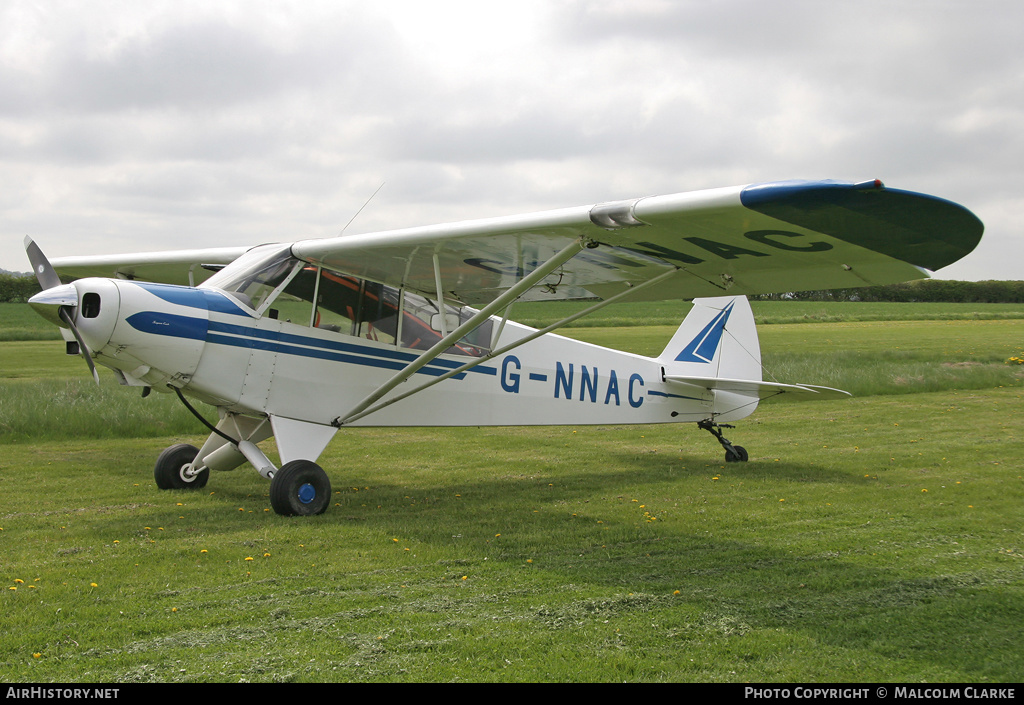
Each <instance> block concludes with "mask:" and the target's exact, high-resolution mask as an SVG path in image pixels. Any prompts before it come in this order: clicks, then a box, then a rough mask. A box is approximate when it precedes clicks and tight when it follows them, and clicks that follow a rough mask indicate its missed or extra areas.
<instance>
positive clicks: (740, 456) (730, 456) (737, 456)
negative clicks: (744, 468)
mask: <svg viewBox="0 0 1024 705" xmlns="http://www.w3.org/2000/svg"><path fill="white" fill-rule="evenodd" d="M732 450H734V451H736V452H735V453H733V452H732V451H728V450H727V451H725V462H727V463H745V462H747V459H748V458H749V456H748V455H747V449H746V448H744V447H743V446H733V447H732Z"/></svg>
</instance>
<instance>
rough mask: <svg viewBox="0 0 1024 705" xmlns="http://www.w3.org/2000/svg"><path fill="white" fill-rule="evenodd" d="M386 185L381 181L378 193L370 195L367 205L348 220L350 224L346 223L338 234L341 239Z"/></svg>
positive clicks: (361, 207)
mask: <svg viewBox="0 0 1024 705" xmlns="http://www.w3.org/2000/svg"><path fill="white" fill-rule="evenodd" d="M386 183H387V182H386V181H381V182H380V186H378V187H377V190H376V191H374V192H373V193H371V194H370V197H369V198H367V199H366V203H364V204H363V205H362V206H360V207H359V210H357V211H356V212H355V215H353V216H352V217H351V218H349V219H348V222H347V223H345V227H344V228H342V229H341V232H340V233H338V237H341V236H342V235H344V234H345V231H346V230H348V226H350V225H352V221H353V220H355V219H356V218H358V217H359V214H360V213H362V212H363V208H366V207H367V206H368V205H370V201H372V200H373V197H374V196H376V195H377V193H378V192H379V191H380V190H381V189H382V188H384V184H386Z"/></svg>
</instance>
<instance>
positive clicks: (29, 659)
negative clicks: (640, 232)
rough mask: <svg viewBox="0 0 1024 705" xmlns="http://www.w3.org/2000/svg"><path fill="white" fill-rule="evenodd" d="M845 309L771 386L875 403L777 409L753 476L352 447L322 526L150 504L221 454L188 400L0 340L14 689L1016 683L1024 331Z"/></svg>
mask: <svg viewBox="0 0 1024 705" xmlns="http://www.w3.org/2000/svg"><path fill="white" fill-rule="evenodd" d="M770 303H773V304H774V303H778V304H779V305H788V304H789V303H790V302H770ZM831 306H833V305H832V304H829V305H827V307H826V308H825V309H823V317H822V318H821V319H820V320H825V321H828V322H817V323H813V322H812V323H800V324H798V325H795V324H780V325H766V326H763V327H761V329H760V332H761V339H762V347H763V350H764V359H765V362H766V367H767V368H768V369H769V370H770V371H772V372H774V373H775V374H776V375H777V376H778V377H779V379H780V380H781V381H797V382H799V381H803V382H809V383H821V384H828V385H830V386H838V387H843V388H848V389H851V390H852V391H855V392H856V393H857V397H856V398H854V399H852V400H848V401H843V402H815V403H781V402H779V403H773V402H768V403H765V404H763V405H762V407H761V408H760V409H759V410H758V412H757V413H756V414H755V415H754V416H753V417H751V418H750V419H748V420H747V421H745V422H742V423H740V424H739V425H738V426H739V427H738V428H737V429H734V430H732V431H730V432H729V433H728V434H727V435H728V436H729V437H730V438H731V439H732V440H734V441H736V442H740V443H742V444H743V445H744V446H746V447H747V448H748V450H749V451H750V455H751V460H750V462H748V463H744V464H728V465H726V464H725V463H722V462H720V460H721V453H720V448H719V447H718V445H717V443H715V442H714V440H713V439H712V438H710V437H709V436H708V435H707V434H706V433H702V432H700V431H698V430H696V429H695V428H693V427H692V426H647V427H638V426H628V427H585V428H584V427H580V428H570V427H556V428H534V429H522V428H513V429H429V430H426V429H398V430H396V429H357V430H348V431H346V432H345V433H343V434H339V436H338V437H337V438H336V439H335V441H334V442H333V443H332V445H331V446H330V447H329V448H328V450H327V452H325V454H324V455H323V456H322V458H321V464H322V465H323V466H324V467H325V468H326V469H327V470H328V473H329V474H330V476H331V479H332V482H333V484H334V486H335V491H336V494H335V499H334V506H332V507H331V508H330V509H329V511H328V512H327V513H326V514H325V515H323V516H319V517H312V518H303V519H285V518H282V517H279V516H277V515H275V514H273V513H272V512H271V511H270V509H269V499H268V497H267V491H268V484H267V483H266V482H265V481H264V480H262V479H261V478H260V477H259V476H258V475H256V474H255V473H254V472H252V471H251V470H249V469H248V468H245V469H239V470H238V471H237V472H232V473H224V474H218V475H215V476H214V477H212V478H211V480H210V484H209V485H208V486H207V488H206V490H204V491H202V492H199V493H183V492H160V491H158V490H157V489H156V488H155V486H154V485H153V482H152V477H151V472H152V465H153V461H154V459H155V457H156V455H157V454H158V453H159V452H160V450H162V449H163V448H164V447H166V446H167V445H170V444H171V443H174V442H179V441H187V442H191V443H199V442H201V440H202V438H203V435H204V434H202V433H201V429H200V428H198V424H197V423H196V422H195V421H194V420H192V419H191V418H190V417H189V416H188V415H187V412H183V411H180V410H179V409H178V407H177V405H176V403H175V400H173V399H169V398H167V395H152V396H151V397H150V398H148V399H145V400H142V399H139V398H138V392H137V390H129V389H122V388H119V387H116V385H115V384H114V382H113V380H112V378H111V377H110V376H109V375H105V376H104V383H103V386H102V388H100V389H96V388H95V385H94V384H92V383H91V382H90V381H88V377H87V372H86V370H85V365H84V364H83V363H82V361H81V360H78V359H75V358H70V357H67V356H65V355H63V352H62V345H61V343H60V342H59V341H40V340H24V339H19V340H17V341H12V342H4V343H0V370H2V372H0V374H2V377H3V378H2V379H0V450H2V453H0V492H2V495H0V496H2V497H3V505H2V507H0V576H2V579H3V580H5V581H6V582H5V584H4V588H5V589H4V595H3V598H2V599H3V600H4V602H5V604H4V605H3V614H4V615H5V629H4V630H3V632H2V633H0V673H2V674H3V675H4V679H5V680H6V681H9V682H47V681H57V682H124V683H127V682H153V681H160V682H170V681H183V682H184V681H200V682H201V681H227V682H235V681H239V680H245V681H252V682H277V681H429V682H437V681H458V680H461V681H601V682H611V681H735V682H741V681H754V682H766V681H771V682H779V681H828V682H836V681H849V682H864V681H892V682H910V681H930V682H977V683H982V682H993V683H997V682H998V683H1012V682H1019V681H1021V680H1022V678H1024V666H1022V663H1024V659H1022V656H1024V646H1022V644H1024V626H1022V625H1024V599H1022V598H1024V522H1022V518H1024V509H1022V500H1024V464H1022V462H1021V461H1020V458H1021V456H1022V454H1024V440H1022V439H1024V421H1022V417H1021V405H1022V397H1024V385H1022V375H1021V373H1022V371H1024V366H1021V365H1017V364H1015V363H1014V364H1011V363H1008V362H1007V361H1008V360H1009V359H1010V358H1011V357H1014V356H1020V355H1021V354H1022V352H1024V349H1022V348H1024V319H1022V318H1020V317H1019V316H1007V317H1004V318H1000V317H998V316H989V315H988V313H987V312H986V311H984V310H982V311H975V312H973V313H976V314H977V315H970V316H967V315H961V314H963V313H964V312H963V311H959V312H956V311H954V312H948V311H943V310H941V309H936V310H934V311H932V312H931V313H928V312H926V311H921V310H919V309H917V308H914V307H916V306H918V305H903V306H904V309H903V313H900V312H899V310H897V309H893V310H892V311H890V312H889V314H888V315H893V316H902V318H888V319H877V318H876V319H874V320H862V317H865V316H866V317H870V316H872V315H880V314H877V313H871V314H867V313H863V314H862V313H858V312H857V310H856V309H853V310H852V311H845V312H844V311H839V312H837V311H836V310H835V309H831V308H828V307H831ZM865 306H873V305H865ZM0 309H2V307H0ZM794 311H796V309H794ZM997 313H1000V315H1002V314H1003V313H1006V312H1005V311H1004V312H997ZM953 314H956V315H953ZM3 315H4V314H3V312H2V310H0V316H3ZM775 315H777V316H778V317H779V318H780V319H781V318H784V317H785V314H784V313H776V314H775ZM794 315H799V316H803V315H805V314H804V313H799V314H794ZM837 316H838V318H839V320H838V321H837V320H836V318H835V317H837ZM929 316H931V318H929ZM651 318H653V316H652V317H651ZM15 320H21V319H20V318H18V317H17V316H10V317H4V318H0V331H2V329H3V328H5V327H6V324H5V321H15ZM25 320H26V321H28V323H26V324H25V325H27V326H28V327H29V328H32V327H33V326H35V323H34V322H31V319H29V318H26V319H25ZM19 325H21V324H20V323H19ZM11 327H14V326H13V325H12V326H11ZM570 332H571V334H572V335H573V336H574V337H582V338H585V339H588V340H591V341H592V342H598V343H601V344H612V345H614V346H615V347H619V348H623V349H630V350H632V351H635V352H640V353H643V354H652V353H655V354H656V353H657V352H660V350H661V348H662V347H663V346H664V345H665V343H666V341H667V340H668V338H669V336H670V335H671V333H672V328H668V327H658V326H648V327H639V328H638V327H635V326H633V327H630V328H619V327H602V328H592V329H577V330H573V331H570ZM14 337H18V336H14ZM268 445H269V446H270V448H269V449H270V450H271V451H272V443H270V444H268Z"/></svg>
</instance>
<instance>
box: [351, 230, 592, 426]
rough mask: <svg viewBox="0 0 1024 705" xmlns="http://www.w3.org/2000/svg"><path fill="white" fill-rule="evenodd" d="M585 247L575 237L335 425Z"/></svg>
mask: <svg viewBox="0 0 1024 705" xmlns="http://www.w3.org/2000/svg"><path fill="white" fill-rule="evenodd" d="M585 246H586V240H585V239H584V238H582V237H581V238H578V239H576V240H573V241H572V242H571V243H570V244H569V245H567V246H566V247H564V248H563V249H562V250H561V251H560V252H558V253H557V254H555V255H554V256H552V257H551V258H550V259H549V260H548V261H547V262H545V263H544V264H542V265H541V266H539V267H537V268H536V269H535V270H533V271H532V272H530V274H529V275H527V276H525V277H523V278H522V279H521V280H519V282H518V283H516V284H515V285H514V286H512V287H511V288H509V289H508V290H507V291H505V292H504V293H503V294H502V295H501V296H499V297H498V298H496V299H495V300H494V301H492V302H491V303H489V304H487V305H486V306H484V307H483V308H482V309H480V311H478V312H477V313H476V314H474V315H473V317H472V318H470V319H469V320H467V321H466V322H465V323H463V324H462V325H461V326H459V327H458V328H456V329H455V330H453V331H452V332H451V333H449V334H448V335H446V336H444V337H442V338H441V340H439V341H438V342H437V343H435V344H434V347H432V348H430V350H427V351H426V352H425V353H423V354H422V355H420V356H419V357H417V358H416V359H415V360H413V361H412V362H410V363H409V364H408V365H406V366H405V367H404V368H402V370H401V371H399V372H398V374H396V375H395V376H393V377H392V378H391V379H389V380H388V381H387V382H385V383H384V384H382V385H381V386H379V387H377V389H376V390H375V391H374V392H373V393H372V394H370V395H369V396H368V397H366V398H365V399H363V400H362V401H361V402H359V403H358V404H356V405H355V407H353V408H352V409H351V410H350V411H349V412H348V413H347V414H345V415H344V416H339V417H338V418H336V419H335V420H334V421H333V422H332V423H333V425H334V426H342V425H344V424H346V423H348V422H349V421H351V420H352V418H353V417H354V416H356V415H357V414H361V412H363V411H365V410H366V409H368V408H369V407H370V405H371V404H373V403H374V402H376V401H377V400H378V399H380V398H381V397H383V396H384V395H385V394H387V393H388V392H390V391H391V390H392V389H394V388H395V387H397V386H398V385H399V384H401V383H402V382H404V381H405V380H407V379H409V377H411V376H412V375H414V374H415V373H416V371H417V370H419V369H420V368H421V367H423V366H425V365H426V364H428V363H429V362H431V361H432V360H433V359H434V358H436V357H437V356H438V355H440V354H441V353H443V352H444V351H445V350H447V349H448V348H450V347H451V346H452V345H453V344H454V343H457V342H458V341H459V340H461V339H462V338H464V337H465V336H466V335H468V334H469V333H471V332H472V331H473V330H475V329H476V328H477V326H479V325H480V324H481V323H483V322H484V321H486V320H487V319H488V318H490V317H491V315H492V314H494V313H495V312H496V311H499V310H501V309H502V308H503V307H505V306H508V305H509V304H511V303H512V302H513V301H515V300H516V299H518V298H519V297H520V296H522V295H523V294H525V293H526V292H527V291H529V290H530V289H531V288H533V287H534V286H535V285H537V284H539V283H540V282H541V281H542V280H543V279H544V278H545V277H546V276H548V275H549V274H551V273H552V272H553V271H555V270H556V269H558V268H559V267H561V266H562V265H563V264H565V263H566V262H568V261H569V260H571V259H572V258H573V257H575V256H576V255H577V254H579V253H580V251H581V250H582V249H583V248H584V247H585Z"/></svg>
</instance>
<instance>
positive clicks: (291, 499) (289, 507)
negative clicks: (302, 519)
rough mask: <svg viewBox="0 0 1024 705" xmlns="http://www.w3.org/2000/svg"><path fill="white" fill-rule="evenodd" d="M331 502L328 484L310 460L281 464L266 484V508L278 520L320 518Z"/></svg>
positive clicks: (321, 472) (321, 470) (322, 473)
mask: <svg viewBox="0 0 1024 705" xmlns="http://www.w3.org/2000/svg"><path fill="white" fill-rule="evenodd" d="M330 501H331V481H330V479H329V478H328V477H327V473H325V472H324V471H323V469H322V468H321V467H320V466H319V465H317V464H316V463H314V462H312V461H311V460H293V461H291V462H290V463H285V464H284V465H282V466H281V469H280V470H278V471H277V473H276V474H275V475H274V479H272V480H271V481H270V506H271V507H273V508H274V511H275V512H277V513H278V514H280V515H282V516H312V515H314V514H323V513H324V512H325V511H326V510H327V503H328V502H330Z"/></svg>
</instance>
